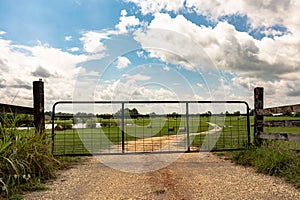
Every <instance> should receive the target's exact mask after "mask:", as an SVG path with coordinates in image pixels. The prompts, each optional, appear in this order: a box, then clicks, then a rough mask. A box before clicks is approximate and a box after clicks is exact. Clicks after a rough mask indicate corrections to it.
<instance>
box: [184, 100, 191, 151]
mask: <svg viewBox="0 0 300 200" xmlns="http://www.w3.org/2000/svg"><path fill="white" fill-rule="evenodd" d="M185 106H186V109H185V111H186V117H185V119H186V136H187V138H186V142H187V152H190V151H191V148H190V128H189V103H188V102H187V103H186V105H185Z"/></svg>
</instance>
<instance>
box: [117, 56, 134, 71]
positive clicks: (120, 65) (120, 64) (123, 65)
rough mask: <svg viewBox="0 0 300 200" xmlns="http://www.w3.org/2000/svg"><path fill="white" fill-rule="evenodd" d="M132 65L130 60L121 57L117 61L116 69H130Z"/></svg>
mask: <svg viewBox="0 0 300 200" xmlns="http://www.w3.org/2000/svg"><path fill="white" fill-rule="evenodd" d="M130 64H131V62H130V60H129V59H128V58H126V57H124V56H120V57H118V59H117V65H116V67H117V68H118V69H124V68H126V67H128V65H130Z"/></svg>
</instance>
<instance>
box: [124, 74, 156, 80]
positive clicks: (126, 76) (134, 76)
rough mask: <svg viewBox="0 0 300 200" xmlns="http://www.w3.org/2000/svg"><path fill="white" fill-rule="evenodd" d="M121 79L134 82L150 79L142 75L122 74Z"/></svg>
mask: <svg viewBox="0 0 300 200" xmlns="http://www.w3.org/2000/svg"><path fill="white" fill-rule="evenodd" d="M123 77H124V78H126V79H130V80H135V81H148V80H150V79H151V77H150V76H145V75H143V74H134V75H131V74H124V75H123Z"/></svg>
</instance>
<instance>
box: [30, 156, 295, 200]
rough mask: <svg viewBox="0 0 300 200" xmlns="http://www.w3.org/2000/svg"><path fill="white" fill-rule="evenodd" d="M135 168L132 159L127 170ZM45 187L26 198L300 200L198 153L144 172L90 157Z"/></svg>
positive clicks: (284, 187) (277, 183)
mask: <svg viewBox="0 0 300 200" xmlns="http://www.w3.org/2000/svg"><path fill="white" fill-rule="evenodd" d="M124 156H127V155H124ZM139 156H143V158H144V159H147V155H139ZM126 158H127V157H124V159H126ZM106 164H107V163H106ZM135 164H136V161H135V160H133V159H128V162H127V165H128V167H135ZM47 187H49V190H47V191H41V192H33V193H30V194H27V195H26V196H25V199H27V200H33V199H64V200H65V199H72V200H77V199H78V200H79V199H80V200H81V199H264V200H267V199H300V191H299V190H296V189H295V188H293V187H292V186H291V185H289V184H286V183H284V182H283V181H282V180H281V179H279V178H274V177H269V176H265V175H262V174H257V173H255V172H254V171H253V169H251V168H245V167H242V166H237V165H235V164H233V163H231V162H230V161H228V160H224V159H220V158H219V157H217V156H215V155H213V154H208V156H206V157H204V158H200V157H199V153H189V154H183V155H181V156H180V158H179V159H178V160H176V161H175V162H173V163H171V164H170V165H168V166H167V167H164V168H162V169H159V170H157V171H151V172H147V173H140V174H137V173H128V172H122V171H118V170H116V169H113V168H111V167H107V166H106V165H104V164H103V163H100V162H99V159H97V158H96V157H90V158H86V161H85V162H84V164H82V165H77V166H74V167H73V168H72V169H69V170H65V171H61V172H60V175H59V176H58V178H57V179H56V180H54V181H52V182H49V183H48V184H47Z"/></svg>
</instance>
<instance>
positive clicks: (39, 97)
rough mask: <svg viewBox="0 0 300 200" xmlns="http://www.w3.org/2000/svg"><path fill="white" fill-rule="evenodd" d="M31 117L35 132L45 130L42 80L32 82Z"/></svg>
mask: <svg viewBox="0 0 300 200" xmlns="http://www.w3.org/2000/svg"><path fill="white" fill-rule="evenodd" d="M33 115H34V122H33V123H34V126H35V128H36V132H39V133H41V132H42V131H44V130H45V114H44V82H43V81H42V79H40V80H39V81H34V82H33Z"/></svg>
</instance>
